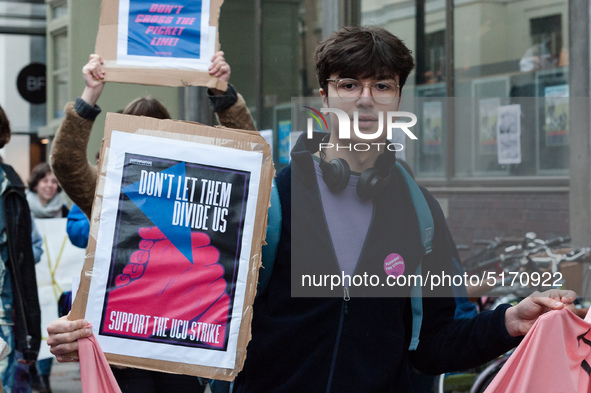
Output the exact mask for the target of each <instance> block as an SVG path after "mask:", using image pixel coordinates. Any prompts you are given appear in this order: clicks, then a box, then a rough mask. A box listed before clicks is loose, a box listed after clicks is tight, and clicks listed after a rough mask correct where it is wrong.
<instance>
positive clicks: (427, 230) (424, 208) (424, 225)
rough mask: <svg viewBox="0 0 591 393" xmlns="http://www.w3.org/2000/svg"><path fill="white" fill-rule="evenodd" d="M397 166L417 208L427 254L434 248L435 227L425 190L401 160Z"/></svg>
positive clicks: (425, 253)
mask: <svg viewBox="0 0 591 393" xmlns="http://www.w3.org/2000/svg"><path fill="white" fill-rule="evenodd" d="M396 168H397V169H398V171H399V172H400V174H401V175H402V178H403V179H404V181H405V182H406V185H407V186H408V191H409V193H410V198H411V199H412V204H413V206H414V208H415V213H416V214H417V219H418V220H419V229H420V231H421V244H422V245H423V255H427V254H429V253H430V252H431V251H432V250H433V228H435V225H434V224H433V215H432V214H431V209H430V208H429V204H428V203H427V200H426V199H425V195H423V192H422V191H421V189H420V188H419V186H418V184H417V183H416V182H415V180H414V179H413V178H412V176H411V175H410V174H409V173H408V172H407V171H406V169H404V167H403V166H402V165H400V163H399V162H396Z"/></svg>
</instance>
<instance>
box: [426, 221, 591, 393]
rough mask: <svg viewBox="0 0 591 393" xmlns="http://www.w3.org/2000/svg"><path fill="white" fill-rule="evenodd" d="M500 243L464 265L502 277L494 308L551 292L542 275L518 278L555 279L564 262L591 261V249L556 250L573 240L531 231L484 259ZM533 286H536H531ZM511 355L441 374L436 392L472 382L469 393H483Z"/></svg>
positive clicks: (472, 270) (557, 283) (555, 283)
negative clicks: (478, 366) (481, 366)
mask: <svg viewBox="0 0 591 393" xmlns="http://www.w3.org/2000/svg"><path fill="white" fill-rule="evenodd" d="M500 240H501V238H495V240H493V241H488V242H487V244H488V245H487V248H486V249H485V251H484V252H481V253H479V254H477V258H475V259H473V260H472V261H470V260H467V262H468V263H466V264H465V265H466V270H467V271H468V272H470V273H476V272H479V271H483V270H485V271H486V270H493V271H494V272H496V273H498V274H499V275H501V276H500V277H501V278H502V280H501V281H499V282H497V280H495V282H496V283H497V284H499V283H500V284H501V285H497V286H496V287H495V288H491V289H490V290H489V295H490V296H495V297H497V299H496V300H495V301H494V302H493V303H492V305H491V307H490V308H491V309H494V308H496V307H497V306H498V305H500V304H504V303H512V304H517V303H519V301H521V300H522V299H523V298H525V297H527V296H528V295H530V294H531V293H532V292H534V291H535V290H538V289H541V290H546V289H550V288H548V287H544V286H543V285H541V284H543V281H542V280H541V276H540V280H537V279H536V280H529V279H528V280H527V282H523V280H521V279H519V280H518V281H517V282H516V280H515V278H516V277H531V276H527V275H528V274H530V275H531V274H540V275H542V274H545V273H547V274H549V275H550V277H552V276H553V275H557V274H560V266H561V265H562V264H563V263H564V262H570V261H576V262H584V261H586V260H587V259H588V256H589V254H590V252H591V248H590V247H585V248H580V249H578V248H573V247H567V248H562V249H559V250H557V249H555V247H558V246H562V245H564V244H565V243H568V242H569V241H570V237H558V238H555V239H552V240H548V241H544V240H542V239H538V238H537V236H536V234H535V233H533V232H529V233H527V234H526V236H525V237H524V239H523V240H522V241H519V242H514V240H511V242H514V243H515V244H512V245H510V246H507V247H505V249H504V250H503V252H501V253H500V254H499V255H496V256H494V257H492V258H489V259H484V260H483V258H482V255H485V254H486V253H487V252H488V256H490V252H491V251H496V250H498V249H499V248H501V241H500ZM505 244H506V243H505ZM509 273H514V274H509ZM509 284H510V285H509ZM515 284H517V285H515ZM522 284H525V285H522ZM530 284H534V285H533V286H532V285H530ZM563 284H564V281H563V280H562V276H561V275H560V279H558V280H555V281H553V282H552V287H559V286H561V285H563ZM512 352H513V351H509V352H507V353H505V354H504V355H502V356H501V357H499V358H497V359H495V360H494V361H492V362H490V363H488V364H487V365H486V366H485V367H484V369H482V370H481V369H475V370H471V371H470V372H463V373H451V374H442V375H441V376H440V377H439V380H438V381H437V384H436V388H437V391H438V392H439V393H445V392H448V391H450V390H451V389H452V388H453V389H455V390H457V389H466V388H467V387H468V386H467V385H468V384H470V382H471V388H470V393H483V392H484V391H485V390H486V388H487V387H488V385H489V384H490V383H491V382H492V380H493V379H494V377H495V376H496V375H497V373H498V372H499V371H500V370H501V368H502V367H503V365H504V364H505V362H506V361H507V359H509V357H510V355H511V353H512ZM455 390H454V391H455Z"/></svg>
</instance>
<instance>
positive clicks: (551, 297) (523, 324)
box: [505, 289, 577, 337]
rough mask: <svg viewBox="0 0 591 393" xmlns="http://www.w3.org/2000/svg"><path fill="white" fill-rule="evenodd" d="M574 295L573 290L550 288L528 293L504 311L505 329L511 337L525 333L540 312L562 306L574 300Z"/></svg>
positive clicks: (558, 308) (557, 308)
mask: <svg viewBox="0 0 591 393" xmlns="http://www.w3.org/2000/svg"><path fill="white" fill-rule="evenodd" d="M576 296H577V295H576V293H575V292H573V291H568V290H559V289H550V290H548V291H545V292H542V293H540V292H535V293H533V294H531V295H529V296H528V297H526V298H525V299H523V300H522V301H521V302H519V304H517V305H516V306H514V307H511V308H508V309H507V311H506V312H505V326H506V327H507V331H508V332H509V334H510V335H511V336H513V337H517V336H523V335H525V334H527V332H529V330H530V329H531V327H532V326H533V325H534V323H535V322H536V320H537V319H538V318H539V317H540V316H541V315H542V314H544V313H546V312H548V311H552V310H560V309H562V308H564V307H565V306H567V305H569V304H571V303H572V302H574V301H575V298H576Z"/></svg>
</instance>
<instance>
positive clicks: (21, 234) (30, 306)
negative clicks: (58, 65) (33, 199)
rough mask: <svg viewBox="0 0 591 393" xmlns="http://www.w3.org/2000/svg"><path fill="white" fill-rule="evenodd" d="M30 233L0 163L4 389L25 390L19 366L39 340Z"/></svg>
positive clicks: (0, 130) (0, 124) (12, 178)
mask: <svg viewBox="0 0 591 393" xmlns="http://www.w3.org/2000/svg"><path fill="white" fill-rule="evenodd" d="M9 140H10V122H9V121H8V118H7V116H6V114H5V113H4V110H3V109H2V107H0V148H3V147H4V146H5V145H6V144H7V143H8V141H9ZM33 233H34V232H33V223H32V219H31V213H30V211H29V206H28V204H27V200H26V197H25V186H24V184H23V182H22V180H21V179H20V178H19V176H18V175H17V174H16V172H15V171H14V169H13V168H12V167H11V166H10V165H7V164H4V163H0V337H1V338H2V339H3V340H4V341H6V343H7V344H8V353H7V355H6V357H3V358H2V359H0V377H1V378H2V386H3V388H4V392H6V393H12V392H27V391H31V388H30V386H29V382H28V376H27V374H26V367H23V366H22V365H24V364H32V363H33V362H34V361H35V360H36V359H37V355H38V353H39V346H40V343H41V311H40V308H39V297H38V294H37V281H36V277H35V262H36V261H35V259H37V261H38V260H39V258H40V257H41V252H40V249H39V248H37V251H36V254H37V255H35V254H34V252H33V244H32V241H31V238H32V234H33ZM37 239H40V238H39V236H38V235H37ZM17 361H18V362H17ZM18 365H21V366H20V367H17V366H18ZM17 368H18V370H19V371H17Z"/></svg>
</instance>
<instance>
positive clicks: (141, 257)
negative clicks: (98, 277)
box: [103, 227, 230, 347]
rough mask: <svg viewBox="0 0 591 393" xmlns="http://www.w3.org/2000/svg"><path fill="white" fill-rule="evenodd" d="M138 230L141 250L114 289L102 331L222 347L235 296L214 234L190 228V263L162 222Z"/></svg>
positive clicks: (132, 259)
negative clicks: (160, 225)
mask: <svg viewBox="0 0 591 393" xmlns="http://www.w3.org/2000/svg"><path fill="white" fill-rule="evenodd" d="M138 233H139V235H140V237H141V238H142V240H141V241H140V243H139V250H137V251H135V252H134V253H133V254H132V255H131V257H130V261H129V263H128V264H127V265H126V266H125V268H124V269H123V272H122V273H121V274H119V275H118V276H117V277H116V278H115V288H114V289H111V291H110V293H109V297H108V302H107V310H106V319H105V324H104V326H103V331H104V332H105V333H116V334H121V335H125V336H134V337H151V336H155V337H163V338H169V337H172V338H178V339H181V338H182V339H183V340H184V341H187V340H192V341H195V342H203V343H205V344H208V345H211V346H213V347H223V345H224V339H225V336H226V320H227V317H228V313H229V303H230V297H229V296H228V294H227V293H226V281H225V280H224V268H223V266H222V265H221V264H220V263H218V260H219V256H220V253H219V251H218V249H217V248H216V247H214V246H212V245H211V244H210V239H209V236H208V235H207V234H205V233H203V232H192V233H191V245H192V251H193V263H191V262H190V261H189V260H187V258H186V257H185V256H184V255H183V254H182V253H181V252H180V251H179V250H178V249H177V248H176V247H175V246H174V245H173V244H172V243H171V241H170V240H168V238H167V237H166V236H165V235H164V234H163V233H162V232H161V231H160V229H158V228H157V227H151V228H140V229H139V231H138Z"/></svg>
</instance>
